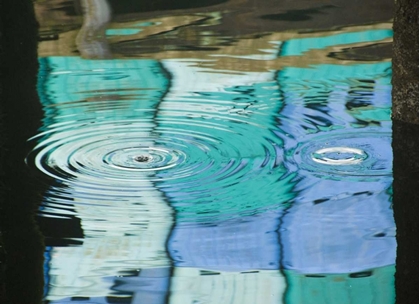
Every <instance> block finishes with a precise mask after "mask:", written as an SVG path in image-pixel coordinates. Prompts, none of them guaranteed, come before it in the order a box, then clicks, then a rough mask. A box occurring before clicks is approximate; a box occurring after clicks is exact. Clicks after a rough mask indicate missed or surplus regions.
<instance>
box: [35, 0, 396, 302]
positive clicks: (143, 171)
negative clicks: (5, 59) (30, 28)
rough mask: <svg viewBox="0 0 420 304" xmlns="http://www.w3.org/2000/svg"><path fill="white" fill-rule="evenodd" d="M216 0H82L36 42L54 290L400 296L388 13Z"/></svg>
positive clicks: (50, 296)
mask: <svg viewBox="0 0 420 304" xmlns="http://www.w3.org/2000/svg"><path fill="white" fill-rule="evenodd" d="M210 2H211V1H210ZM216 2H217V1H216ZM216 2H214V3H208V5H210V4H214V5H216V4H217V5H216V6H214V7H213V9H209V8H208V7H207V8H206V9H204V8H200V7H199V5H198V6H194V7H188V5H186V7H188V8H186V9H187V10H188V13H187V12H180V11H179V10H176V9H174V8H172V7H168V8H167V10H169V11H170V12H171V13H168V12H166V13H163V11H166V10H163V9H162V12H159V11H153V10H152V9H151V8H148V7H146V6H144V7H142V8H143V9H144V11H143V13H140V12H138V13H136V12H132V14H129V13H118V12H120V11H121V10H123V7H122V6H119V5H117V4H115V3H114V2H113V1H109V2H106V1H89V0H83V1H82V2H81V3H80V4H81V6H80V7H81V8H82V10H81V16H80V14H79V19H74V20H72V21H73V22H74V23H75V24H78V26H79V28H72V29H69V28H67V29H60V31H61V32H60V36H59V39H57V40H48V39H45V40H43V41H41V42H40V44H39V55H40V59H39V60H40V71H39V79H38V92H39V96H40V99H41V102H42V105H43V108H44V111H45V117H44V121H43V128H42V130H40V132H39V134H38V135H36V136H34V138H32V139H31V141H32V142H35V143H36V147H35V149H34V150H33V151H32V152H31V153H30V155H29V156H28V159H27V162H28V164H29V165H30V166H34V170H35V168H36V170H40V171H41V172H43V173H44V176H46V177H48V181H49V183H50V184H51V186H50V188H49V190H48V192H47V193H45V194H44V199H43V204H42V206H41V208H40V210H39V221H40V222H42V223H44V224H43V227H44V234H45V237H46V242H47V244H48V247H47V249H46V253H45V257H46V260H45V278H46V282H47V284H46V286H45V301H46V303H67V302H71V303H74V302H81V303H117V302H118V303H241V304H242V303H282V302H283V303H291V304H292V303H354V304H356V303H357V304H359V303H393V302H394V286H393V274H394V263H395V249H396V243H395V224H394V221H393V214H392V209H391V197H392V187H391V183H392V169H391V165H390V164H391V161H392V151H391V146H390V142H391V121H390V102H391V101H390V100H391V99H390V77H391V71H390V70H391V63H390V59H389V56H387V55H386V53H385V54H383V52H382V51H383V48H379V47H378V49H377V52H376V53H375V52H374V54H373V55H367V54H368V51H366V49H367V48H372V47H374V46H376V45H379V44H387V43H389V42H390V41H391V39H392V31H391V24H390V23H388V22H382V23H381V22H380V21H377V22H375V23H373V24H372V22H359V24H360V25H358V26H354V25H352V26H346V27H342V28H340V29H337V28H334V27H332V26H330V27H329V28H327V30H326V29H324V30H319V31H316V30H312V31H298V30H294V31H292V30H288V31H273V30H270V31H264V32H258V31H255V30H253V31H254V32H255V33H254V34H252V35H251V34H249V33H248V31H250V29H249V28H245V27H244V34H241V29H240V28H238V29H236V30H235V31H234V32H236V34H233V33H232V32H230V31H229V30H228V29H227V27H228V21H229V20H230V19H229V16H228V15H229V13H228V11H227V8H229V5H233V6H232V8H235V9H237V10H238V12H240V11H241V9H240V8H238V7H236V5H237V3H236V1H232V3H230V4H229V2H228V3H227V4H223V3H218V2H217V3H216ZM127 5H129V4H127ZM179 5H181V6H182V5H184V3H180V4H179ZM203 6H205V1H203ZM135 7H136V6H135V5H133V9H135ZM36 8H37V9H38V15H39V16H44V17H43V18H44V19H43V20H41V29H44V30H45V31H46V32H48V31H50V30H52V29H53V26H47V25H45V27H42V24H43V22H44V23H45V24H48V22H47V21H45V20H46V18H47V17H48V16H50V17H51V20H53V19H54V18H53V17H54V16H55V15H54V14H53V13H52V12H51V15H48V14H47V13H46V12H45V11H43V10H47V8H46V6H43V5H42V4H39V5H38V6H37V7H36ZM216 8H218V9H216ZM221 8H225V9H221ZM172 9H173V11H172ZM324 9H325V10H326V9H328V10H329V9H331V8H325V7H324V8H322V10H324ZM111 11H112V12H114V16H112V18H111ZM148 11H152V13H150V14H149V15H147V14H146V13H145V12H148ZM316 12H318V11H316ZM301 13H302V14H303V13H304V14H312V11H310V10H306V11H304V12H302V11H301ZM267 14H268V12H267ZM296 14H297V13H296V12H295V13H293V14H292V15H291V16H295V15H296ZM45 16H47V17H45ZM279 16H280V15H279ZM281 16H283V17H284V16H285V15H281ZM281 16H280V17H281ZM288 16H289V15H288ZM305 16H306V15H305ZM80 17H81V18H80ZM280 17H279V18H280ZM283 17H281V18H280V19H279V20H280V21H281V22H285V24H289V23H288V22H293V21H290V20H288V19H289V17H287V18H286V17H284V18H286V19H284V18H283ZM232 18H236V17H234V16H232ZM239 19H240V18H239ZM275 19H276V18H274V19H272V18H271V19H270V18H262V19H258V20H260V22H262V24H267V27H269V26H271V25H270V22H277V21H275ZM283 19H284V20H283ZM309 19H311V18H309ZM232 20H236V21H237V19H232ZM273 20H274V21H273ZM296 20H297V21H299V20H300V21H302V22H306V21H305V20H307V18H306V17H305V18H303V19H302V18H300V19H299V18H297V19H296ZM81 21H82V23H81ZM280 21H279V22H280ZM51 22H52V21H51ZM224 22H226V23H227V25H226V26H227V27H226V29H225V30H222V29H224V26H225V25H224ZM52 23H53V22H52ZM355 23H357V22H355ZM355 23H353V24H355ZM305 24H306V23H305ZM366 24H368V25H366ZM302 26H305V27H308V25H304V24H302ZM349 48H351V49H353V48H354V49H355V50H356V51H355V52H356V53H355V54H356V55H357V54H359V53H360V54H361V55H360V57H357V58H354V56H353V55H354V54H353V55H352V56H353V57H352V56H348V52H347V51H346V50H347V49H349ZM357 52H359V53H357ZM331 54H334V56H332V55H331ZM369 54H370V53H369ZM111 57H112V58H113V59H111ZM347 57H348V58H347ZM339 58H341V59H339ZM343 58H344V59H343ZM360 58H362V59H360ZM53 223H54V225H57V226H54V228H53ZM58 226H60V227H64V228H60V229H59V228H56V227H58ZM55 230H57V231H55Z"/></svg>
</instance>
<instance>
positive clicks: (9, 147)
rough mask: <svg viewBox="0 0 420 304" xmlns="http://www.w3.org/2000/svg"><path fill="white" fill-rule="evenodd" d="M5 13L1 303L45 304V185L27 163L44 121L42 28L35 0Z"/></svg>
mask: <svg viewBox="0 0 420 304" xmlns="http://www.w3.org/2000/svg"><path fill="white" fill-rule="evenodd" d="M2 11H4V12H7V13H2V24H3V25H5V26H4V27H2V29H1V57H2V76H3V79H2V82H1V88H0V91H1V97H0V99H1V118H0V119H1V143H0V144H1V147H0V152H1V183H0V185H1V186H0V188H1V199H0V252H1V260H0V265H1V273H0V278H1V281H0V302H1V303H16V304H19V303H22V304H24V303H40V302H41V299H42V291H43V283H44V279H43V270H42V262H43V252H44V243H43V237H42V235H41V233H40V231H39V229H38V227H37V225H36V223H35V221H34V216H35V210H36V208H37V206H38V205H39V203H40V201H41V199H42V197H41V195H40V193H42V192H43V189H44V188H45V185H44V184H42V183H41V182H40V181H39V180H38V179H37V178H35V177H34V171H33V170H29V169H28V167H27V166H26V164H25V163H24V159H25V154H26V153H27V152H28V149H30V148H31V147H29V146H28V144H27V139H28V138H29V137H30V136H31V134H32V135H33V134H35V133H36V132H37V129H38V127H39V126H40V121H41V118H42V112H41V108H40V104H39V99H38V96H37V92H36V75H37V72H38V63H37V52H36V50H37V23H36V20H35V16H34V10H33V4H32V2H31V1H19V2H7V3H3V4H2Z"/></svg>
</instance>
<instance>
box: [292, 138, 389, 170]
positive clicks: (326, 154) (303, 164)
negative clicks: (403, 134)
mask: <svg viewBox="0 0 420 304" xmlns="http://www.w3.org/2000/svg"><path fill="white" fill-rule="evenodd" d="M293 154H294V159H293V162H294V163H295V164H296V165H297V166H298V167H299V168H301V169H304V170H307V171H310V172H312V173H314V174H317V175H323V176H328V175H329V176H334V175H340V176H358V177H364V176H366V177H368V176H384V175H390V174H392V163H391V162H390V161H389V160H390V159H392V150H391V134H390V133H388V132H360V133H355V132H351V133H344V132H343V131H340V132H335V133H334V134H331V135H329V134H328V135H321V136H314V137H312V138H311V140H310V141H306V142H304V143H302V144H300V145H299V146H298V147H297V148H296V149H295V150H294V153H293Z"/></svg>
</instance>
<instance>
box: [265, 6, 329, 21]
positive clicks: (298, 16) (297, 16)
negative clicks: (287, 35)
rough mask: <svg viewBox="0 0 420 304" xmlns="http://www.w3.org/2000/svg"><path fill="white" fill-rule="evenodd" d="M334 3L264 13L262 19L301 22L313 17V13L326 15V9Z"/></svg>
mask: <svg viewBox="0 0 420 304" xmlns="http://www.w3.org/2000/svg"><path fill="white" fill-rule="evenodd" d="M333 7H335V6H333V5H323V6H320V7H314V8H311V9H297V10H290V11H287V12H285V13H282V14H271V15H263V16H261V18H262V19H269V20H281V21H290V22H299V21H306V20H310V19H312V18H313V17H312V15H325V13H324V11H325V10H327V9H330V8H333Z"/></svg>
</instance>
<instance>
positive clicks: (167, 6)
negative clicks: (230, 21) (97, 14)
mask: <svg viewBox="0 0 420 304" xmlns="http://www.w3.org/2000/svg"><path fill="white" fill-rule="evenodd" d="M224 2H227V0H201V1H190V0H179V1H171V0H154V1H136V0H109V3H110V4H111V6H112V10H113V12H114V13H115V14H128V13H134V12H139V13H143V12H153V11H168V10H179V9H192V8H202V7H207V6H212V5H216V4H221V3H224Z"/></svg>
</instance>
